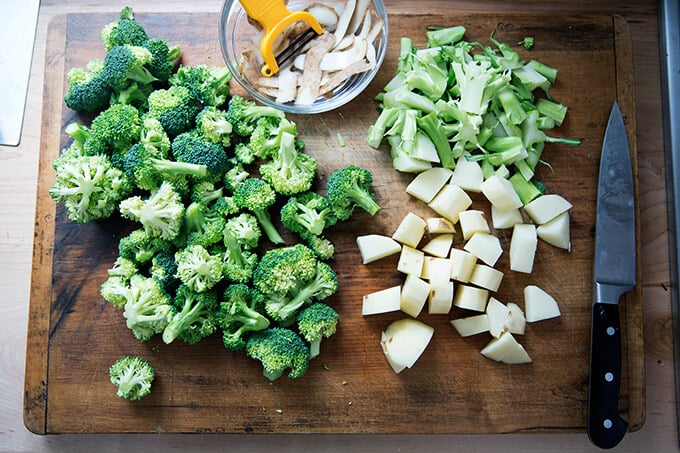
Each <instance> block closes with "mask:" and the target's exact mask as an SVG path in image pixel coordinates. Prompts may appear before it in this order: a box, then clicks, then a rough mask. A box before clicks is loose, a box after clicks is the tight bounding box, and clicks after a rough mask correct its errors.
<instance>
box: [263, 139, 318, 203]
mask: <svg viewBox="0 0 680 453" xmlns="http://www.w3.org/2000/svg"><path fill="white" fill-rule="evenodd" d="M316 167H317V165H316V160H315V159H314V158H313V157H312V156H310V155H308V154H305V153H302V152H300V151H298V150H297V148H296V147H295V136H294V135H292V134H289V133H287V132H282V133H281V146H280V147H279V152H278V154H277V155H276V156H275V157H273V158H272V160H271V161H269V162H266V163H264V164H262V165H260V174H261V175H262V179H264V180H265V181H267V182H268V183H269V184H270V185H271V186H272V188H273V189H274V190H275V191H276V192H277V193H280V194H281V195H295V194H298V193H301V192H305V191H308V190H309V189H310V188H311V187H312V182H314V177H315V176H316Z"/></svg>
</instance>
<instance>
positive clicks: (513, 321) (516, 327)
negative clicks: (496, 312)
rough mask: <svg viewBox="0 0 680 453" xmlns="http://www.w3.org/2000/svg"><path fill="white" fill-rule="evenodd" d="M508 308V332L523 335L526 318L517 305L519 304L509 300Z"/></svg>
mask: <svg viewBox="0 0 680 453" xmlns="http://www.w3.org/2000/svg"><path fill="white" fill-rule="evenodd" d="M508 309H509V310H510V315H509V316H508V321H507V327H508V332H510V333H514V334H517V335H524V331H525V329H526V318H525V317H524V312H523V311H522V309H521V308H520V307H519V305H517V304H515V303H512V302H509V303H508Z"/></svg>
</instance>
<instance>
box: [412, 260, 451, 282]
mask: <svg viewBox="0 0 680 453" xmlns="http://www.w3.org/2000/svg"><path fill="white" fill-rule="evenodd" d="M420 276H421V277H422V278H424V279H425V280H428V281H431V282H432V281H448V280H451V260H450V259H449V258H438V257H436V256H426V257H425V260H424V261H423V272H422V274H421V275H420Z"/></svg>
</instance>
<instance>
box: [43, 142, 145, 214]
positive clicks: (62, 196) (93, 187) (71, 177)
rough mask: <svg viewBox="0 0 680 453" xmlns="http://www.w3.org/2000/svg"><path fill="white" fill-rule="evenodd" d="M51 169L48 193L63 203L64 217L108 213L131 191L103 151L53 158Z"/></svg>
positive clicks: (128, 184)
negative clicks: (54, 159) (53, 179)
mask: <svg viewBox="0 0 680 453" xmlns="http://www.w3.org/2000/svg"><path fill="white" fill-rule="evenodd" d="M55 173H56V179H55V181H54V183H53V184H52V185H51V186H50V188H49V194H50V197H51V198H52V199H53V200H54V201H55V202H57V203H63V205H64V208H65V209H66V213H67V215H68V218H69V219H70V220H72V221H74V222H76V223H86V222H89V221H91V220H96V219H105V218H108V217H110V216H111V215H112V214H113V213H114V212H115V211H116V209H117V208H118V206H119V203H120V201H121V200H123V199H124V198H125V197H127V196H129V195H130V193H131V192H132V184H131V183H130V181H129V179H128V178H127V176H125V174H124V173H123V172H122V171H120V170H118V169H117V168H115V167H114V166H113V165H112V164H111V160H110V159H109V158H108V157H107V156H104V155H100V156H82V155H76V156H71V157H70V158H66V159H60V160H58V161H55Z"/></svg>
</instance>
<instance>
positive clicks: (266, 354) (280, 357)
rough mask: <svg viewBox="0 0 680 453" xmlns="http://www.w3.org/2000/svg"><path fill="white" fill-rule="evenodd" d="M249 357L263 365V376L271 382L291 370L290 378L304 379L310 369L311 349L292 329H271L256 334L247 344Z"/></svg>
mask: <svg viewBox="0 0 680 453" xmlns="http://www.w3.org/2000/svg"><path fill="white" fill-rule="evenodd" d="M246 354H247V355H248V357H250V358H252V359H255V360H258V361H259V362H260V363H261V364H262V368H263V374H264V376H265V377H266V378H267V379H269V380H270V381H274V380H276V379H278V378H279V377H281V376H282V375H283V373H284V372H285V371H286V370H287V369H290V372H289V373H288V377H290V378H299V377H302V376H303V375H304V374H305V372H306V371H307V369H308V368H309V360H310V357H309V348H308V347H307V345H306V344H305V342H304V340H302V338H300V336H299V335H298V334H297V333H295V332H294V331H292V330H290V329H286V328H283V327H270V328H268V329H265V330H260V331H257V332H254V333H253V334H252V335H251V336H250V338H249V339H248V341H247V342H246Z"/></svg>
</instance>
